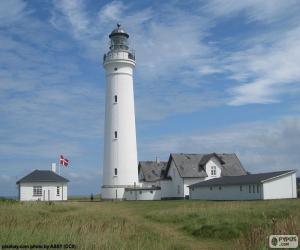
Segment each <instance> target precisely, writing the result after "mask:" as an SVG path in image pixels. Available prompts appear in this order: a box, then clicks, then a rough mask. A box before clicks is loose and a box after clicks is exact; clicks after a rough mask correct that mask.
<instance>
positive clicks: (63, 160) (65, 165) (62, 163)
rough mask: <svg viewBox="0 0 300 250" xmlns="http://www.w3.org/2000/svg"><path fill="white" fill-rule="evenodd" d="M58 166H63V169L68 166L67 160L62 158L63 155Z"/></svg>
mask: <svg viewBox="0 0 300 250" xmlns="http://www.w3.org/2000/svg"><path fill="white" fill-rule="evenodd" d="M59 164H60V165H63V166H64V167H67V166H68V165H69V160H68V159H67V158H64V156H63V155H61V156H60V160H59Z"/></svg>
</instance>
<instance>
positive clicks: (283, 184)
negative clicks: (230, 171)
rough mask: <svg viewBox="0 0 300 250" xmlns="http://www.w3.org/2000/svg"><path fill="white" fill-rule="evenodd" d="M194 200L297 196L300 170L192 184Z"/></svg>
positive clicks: (191, 193) (226, 177) (289, 197)
mask: <svg viewBox="0 0 300 250" xmlns="http://www.w3.org/2000/svg"><path fill="white" fill-rule="evenodd" d="M189 188H190V199H197V200H270V199H291V198H297V186H296V171H295V170H286V171H278V172H269V173H260V174H249V175H242V176H225V177H221V178H215V179H211V180H207V181H203V182H198V183H196V184H193V185H190V186H189Z"/></svg>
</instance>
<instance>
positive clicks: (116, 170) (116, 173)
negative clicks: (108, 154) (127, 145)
mask: <svg viewBox="0 0 300 250" xmlns="http://www.w3.org/2000/svg"><path fill="white" fill-rule="evenodd" d="M117 175H118V169H117V168H115V176H117Z"/></svg>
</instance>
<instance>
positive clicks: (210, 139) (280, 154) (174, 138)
mask: <svg viewBox="0 0 300 250" xmlns="http://www.w3.org/2000/svg"><path fill="white" fill-rule="evenodd" d="M299 137H300V118H299V117H286V118H283V119H280V120H277V121H276V122H250V123H245V124H237V125H234V126H232V127H228V128H224V129H220V130H219V131H192V132H188V133H184V134H176V135H169V136H165V137H160V138H159V139H157V140H152V139H151V140H149V141H147V142H146V141H144V142H142V143H141V144H142V145H141V148H142V149H143V150H142V152H140V153H141V155H143V156H145V155H153V158H154V156H156V155H158V156H159V157H161V158H165V159H166V158H167V157H168V155H169V153H180V152H182V153H209V152H220V153H222V152H224V153H231V152H234V153H237V154H238V156H239V157H240V160H241V161H242V163H243V164H244V166H245V167H246V168H247V170H249V171H254V172H258V171H273V170H280V169H297V170H299V171H300V164H299V162H300V155H299V152H298V151H299V148H300V141H299Z"/></svg>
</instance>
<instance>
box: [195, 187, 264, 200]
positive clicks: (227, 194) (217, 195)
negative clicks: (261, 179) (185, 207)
mask: <svg viewBox="0 0 300 250" xmlns="http://www.w3.org/2000/svg"><path fill="white" fill-rule="evenodd" d="M240 186H242V191H241V190H240ZM249 186H250V188H251V193H249ZM258 186H259V192H257V184H251V185H230V186H229V185H228V186H224V185H223V186H222V189H221V190H220V189H219V186H212V190H210V187H194V190H193V189H192V188H190V199H195V200H257V199H261V198H262V189H261V188H262V185H258ZM253 188H254V191H255V192H253Z"/></svg>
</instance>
